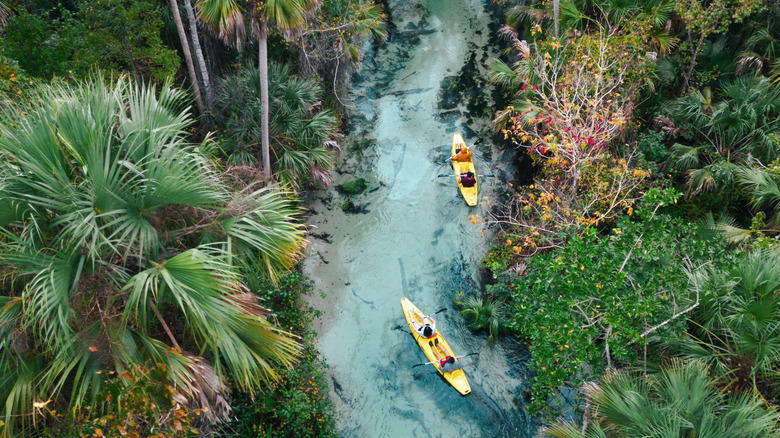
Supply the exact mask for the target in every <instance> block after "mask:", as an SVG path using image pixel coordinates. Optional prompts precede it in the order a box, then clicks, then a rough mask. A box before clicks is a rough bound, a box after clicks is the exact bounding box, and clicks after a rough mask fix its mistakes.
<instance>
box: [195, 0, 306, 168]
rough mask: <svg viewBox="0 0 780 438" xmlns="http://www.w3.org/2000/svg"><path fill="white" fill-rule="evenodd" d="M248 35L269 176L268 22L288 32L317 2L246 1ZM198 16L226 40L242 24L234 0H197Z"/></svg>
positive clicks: (296, 27)
mask: <svg viewBox="0 0 780 438" xmlns="http://www.w3.org/2000/svg"><path fill="white" fill-rule="evenodd" d="M250 4H251V9H250V11H249V13H250V17H251V29H252V35H253V36H254V37H255V38H257V42H258V46H259V48H258V70H259V72H260V100H261V102H260V104H261V105H262V110H261V111H262V113H261V124H260V129H261V138H262V143H261V144H262V148H263V149H262V150H263V173H264V176H265V178H266V179H268V178H270V177H271V153H270V141H269V134H268V117H269V116H268V114H269V109H268V102H269V98H268V30H269V29H268V25H269V23H273V24H275V25H276V27H277V28H278V29H279V30H280V31H281V32H282V33H283V34H284V35H285V36H291V35H292V34H293V33H294V32H295V31H297V30H299V29H300V28H301V27H302V26H303V25H304V23H305V17H306V14H308V13H309V12H311V11H312V10H313V9H314V8H315V7H316V6H317V0H267V1H262V0H253V1H251V2H250ZM197 7H198V9H199V11H200V17H201V19H202V20H203V21H204V22H206V23H209V24H210V25H212V26H215V27H217V28H218V29H219V34H220V36H222V38H223V39H225V40H226V41H229V40H234V38H235V40H234V41H239V38H241V32H243V28H244V19H243V16H242V15H241V8H240V7H239V5H238V4H237V3H236V2H235V1H234V0H200V2H199V3H198V5H197Z"/></svg>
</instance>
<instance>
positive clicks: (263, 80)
mask: <svg viewBox="0 0 780 438" xmlns="http://www.w3.org/2000/svg"><path fill="white" fill-rule="evenodd" d="M172 1H173V0H172ZM257 41H258V43H259V44H258V45H259V46H260V49H259V60H258V63H259V65H258V69H259V70H260V104H261V105H262V110H261V117H260V120H261V125H260V127H261V131H262V137H263V138H262V145H263V176H264V177H265V179H266V180H268V179H270V178H271V150H270V141H269V138H268V25H267V24H266V23H265V21H261V22H260V36H259V38H258V39H257Z"/></svg>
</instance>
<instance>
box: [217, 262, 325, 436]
mask: <svg viewBox="0 0 780 438" xmlns="http://www.w3.org/2000/svg"><path fill="white" fill-rule="evenodd" d="M244 275H245V276H246V277H245V278H246V280H247V284H248V285H249V287H250V289H252V290H253V291H254V292H255V293H256V294H258V296H259V297H260V298H261V300H262V301H263V303H264V304H265V305H267V306H268V307H270V308H271V309H273V310H274V312H275V313H276V315H277V318H278V323H279V324H280V325H281V326H282V327H284V328H285V329H287V330H289V331H291V332H293V333H296V334H298V335H301V336H302V337H303V343H304V348H303V354H302V356H301V360H300V361H299V362H298V363H297V364H296V365H295V367H293V368H291V369H289V370H283V371H282V372H281V373H280V379H279V380H278V381H277V382H275V383H274V384H272V385H271V386H270V388H268V389H267V390H266V391H264V392H263V393H262V394H259V395H255V396H254V398H252V397H249V395H248V394H246V393H239V394H238V395H237V396H236V397H235V399H234V403H233V404H234V413H233V416H232V418H231V421H230V422H228V423H225V424H223V425H222V426H221V435H220V436H225V437H246V438H260V437H263V438H265V437H269V438H270V437H279V438H282V437H290V438H298V437H322V438H325V437H336V436H337V435H336V431H335V417H334V415H335V411H334V408H333V405H332V403H331V402H330V400H329V398H328V384H327V382H326V380H325V377H326V375H325V369H326V368H327V364H326V363H325V362H324V360H322V359H321V358H320V357H319V355H318V353H317V351H316V348H315V344H316V333H315V332H314V331H313V329H312V324H311V323H312V320H313V317H314V316H316V313H315V312H314V311H313V310H312V309H310V308H308V307H306V306H305V305H304V303H303V302H302V301H301V300H300V296H301V295H305V294H309V293H311V289H312V286H311V283H310V282H309V281H308V280H307V279H306V278H305V277H304V276H303V275H302V274H301V272H300V271H299V270H296V269H293V270H289V271H285V272H284V273H283V274H282V276H281V278H280V279H279V281H278V282H277V284H275V285H274V284H272V283H270V282H268V281H266V280H262V277H261V276H258V275H257V271H256V269H255V268H253V267H251V266H246V267H245V268H244Z"/></svg>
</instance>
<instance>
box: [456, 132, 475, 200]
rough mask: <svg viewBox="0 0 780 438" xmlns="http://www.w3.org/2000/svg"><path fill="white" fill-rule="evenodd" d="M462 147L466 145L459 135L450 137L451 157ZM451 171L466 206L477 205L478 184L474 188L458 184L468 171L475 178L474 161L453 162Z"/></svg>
mask: <svg viewBox="0 0 780 438" xmlns="http://www.w3.org/2000/svg"><path fill="white" fill-rule="evenodd" d="M463 146H466V143H465V142H464V141H463V137H461V136H460V134H459V133H457V132H456V133H455V135H453V136H452V155H455V150H456V149H459V148H461V147H463ZM452 170H453V171H455V179H456V180H457V181H458V187H459V188H460V193H461V194H462V195H463V199H465V200H466V204H468V205H469V206H470V207H473V206H475V205H477V199H479V198H478V196H477V185H478V184H474V187H463V185H462V184H461V183H460V175H461V174H463V173H466V172H468V171H471V172H473V173H474V177H475V178H476V175H477V170H476V169H475V168H474V160H473V159H472V160H470V161H465V162H463V161H453V162H452Z"/></svg>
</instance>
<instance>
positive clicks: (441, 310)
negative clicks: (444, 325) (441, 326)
mask: <svg viewBox="0 0 780 438" xmlns="http://www.w3.org/2000/svg"><path fill="white" fill-rule="evenodd" d="M445 310H447V308H446V307H442V308H441V309H439V310H437V311H436V312H434V315H437V314H439V313H441V312H444V311H445Z"/></svg>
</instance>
